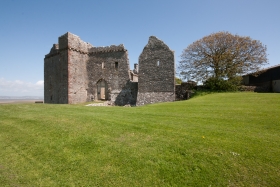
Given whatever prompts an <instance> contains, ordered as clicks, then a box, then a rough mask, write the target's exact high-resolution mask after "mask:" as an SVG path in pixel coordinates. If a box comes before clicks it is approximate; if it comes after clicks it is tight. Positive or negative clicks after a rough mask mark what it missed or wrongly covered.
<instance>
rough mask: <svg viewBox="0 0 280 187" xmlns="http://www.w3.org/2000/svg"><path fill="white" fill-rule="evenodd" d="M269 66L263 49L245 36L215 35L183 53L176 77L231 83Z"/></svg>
mask: <svg viewBox="0 0 280 187" xmlns="http://www.w3.org/2000/svg"><path fill="white" fill-rule="evenodd" d="M267 63H268V59H267V54H266V46H265V45H263V44H262V43H261V42H260V41H258V40H253V39H251V38H250V37H248V36H245V37H243V36H238V35H232V34H231V33H229V32H217V33H213V34H210V35H209V36H205V37H203V38H202V39H200V40H197V41H195V42H194V43H192V44H191V45H189V46H188V47H187V48H186V49H184V51H183V53H182V55H181V61H180V63H179V67H178V69H179V73H180V75H181V76H182V78H184V79H189V80H190V79H192V80H196V81H202V82H204V81H206V80H208V79H209V78H212V79H213V78H214V79H223V80H228V79H234V78H235V77H237V76H241V75H244V74H247V73H254V72H257V71H259V70H260V68H261V66H263V65H265V64H267Z"/></svg>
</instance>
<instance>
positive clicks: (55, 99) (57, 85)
mask: <svg viewBox="0 0 280 187" xmlns="http://www.w3.org/2000/svg"><path fill="white" fill-rule="evenodd" d="M44 101H45V103H57V104H59V103H61V104H66V103H68V53H67V50H61V51H59V49H58V45H54V46H53V48H52V49H51V52H50V53H49V55H46V57H45V59H44Z"/></svg>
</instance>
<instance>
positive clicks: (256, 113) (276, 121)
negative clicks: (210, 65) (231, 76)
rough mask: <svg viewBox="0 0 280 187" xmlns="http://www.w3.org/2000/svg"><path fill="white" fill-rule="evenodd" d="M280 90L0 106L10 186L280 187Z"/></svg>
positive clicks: (1, 157) (0, 142)
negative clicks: (121, 102)
mask: <svg viewBox="0 0 280 187" xmlns="http://www.w3.org/2000/svg"><path fill="white" fill-rule="evenodd" d="M279 114H280V94H257V93H219V94H210V95H206V96H201V97H196V98H194V99H191V100H188V101H181V102H173V103H159V104H153V105H146V106H142V107H133V108H126V107H85V106H82V105H51V104H10V105H7V104H6V105H0V150H1V151H0V184H1V186H210V185H212V186H278V185H279V184H280V156H279V155H280V136H279V135H280V115H279Z"/></svg>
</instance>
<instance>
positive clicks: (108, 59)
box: [86, 47, 130, 105]
mask: <svg viewBox="0 0 280 187" xmlns="http://www.w3.org/2000/svg"><path fill="white" fill-rule="evenodd" d="M104 50H107V51H106V52H105V51H101V50H100V49H99V51H96V52H93V53H92V54H90V55H89V60H88V62H87V68H86V69H87V76H88V81H89V83H88V90H87V92H88V100H90V97H92V96H93V98H94V99H97V83H98V81H100V80H101V79H103V80H105V82H106V83H107V85H108V90H107V91H108V94H109V98H108V99H109V100H110V101H111V102H112V104H113V105H114V104H117V105H125V104H127V103H120V102H118V103H115V100H116V98H117V96H118V94H119V93H121V92H122V89H124V88H125V86H126V84H127V82H128V81H129V80H130V77H129V60H128V55H127V51H126V50H125V49H124V47H119V48H116V50H112V51H110V50H109V48H107V49H104Z"/></svg>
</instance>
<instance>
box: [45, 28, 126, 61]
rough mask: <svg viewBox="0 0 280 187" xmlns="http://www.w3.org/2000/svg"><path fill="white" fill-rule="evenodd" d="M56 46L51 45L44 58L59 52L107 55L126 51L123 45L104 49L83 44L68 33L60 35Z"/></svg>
mask: <svg viewBox="0 0 280 187" xmlns="http://www.w3.org/2000/svg"><path fill="white" fill-rule="evenodd" d="M58 41H59V43H58V44H53V47H52V48H51V50H50V53H49V54H47V55H45V58H50V57H52V56H55V55H58V54H59V53H60V52H61V51H65V50H70V51H75V52H78V53H80V54H87V55H91V54H98V53H109V52H125V51H127V50H126V49H125V47H124V45H123V44H120V45H110V46H105V47H94V46H92V45H91V44H90V43H87V42H84V41H82V40H81V39H80V37H79V36H77V35H74V34H72V33H70V32H67V33H66V34H64V35H62V36H60V37H59V39H58Z"/></svg>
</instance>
